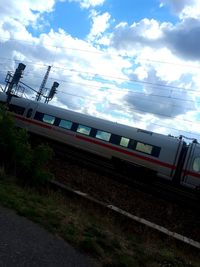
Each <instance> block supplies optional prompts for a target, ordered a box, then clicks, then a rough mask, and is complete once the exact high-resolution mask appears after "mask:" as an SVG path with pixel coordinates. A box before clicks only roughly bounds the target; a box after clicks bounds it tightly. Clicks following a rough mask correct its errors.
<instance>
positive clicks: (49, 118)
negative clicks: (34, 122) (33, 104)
mask: <svg viewBox="0 0 200 267" xmlns="http://www.w3.org/2000/svg"><path fill="white" fill-rule="evenodd" d="M42 121H43V122H46V123H49V124H54V121H55V117H53V116H51V115H47V114H44V117H43V118H42Z"/></svg>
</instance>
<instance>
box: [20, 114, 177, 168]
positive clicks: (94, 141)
mask: <svg viewBox="0 0 200 267" xmlns="http://www.w3.org/2000/svg"><path fill="white" fill-rule="evenodd" d="M15 117H16V118H17V119H19V120H22V121H25V122H28V123H31V124H35V125H38V126H40V127H43V128H46V129H50V130H51V129H52V126H51V125H47V124H44V123H42V122H39V121H35V120H32V119H27V118H24V117H22V116H20V115H17V114H15ZM76 138H78V139H80V140H83V141H86V142H88V143H93V144H95V145H99V146H101V147H105V148H108V149H111V150H114V151H117V152H120V153H123V154H126V155H128V156H132V157H136V158H139V159H141V160H145V161H148V162H152V163H154V164H157V165H160V166H163V167H165V168H169V169H172V170H175V169H176V165H171V164H169V163H165V162H162V161H159V160H156V159H152V158H150V157H146V156H143V155H139V154H137V153H134V152H132V151H128V150H124V149H123V148H120V147H117V146H113V145H111V144H105V143H103V142H101V141H98V140H96V139H91V138H87V137H85V136H81V135H78V134H77V135H76Z"/></svg>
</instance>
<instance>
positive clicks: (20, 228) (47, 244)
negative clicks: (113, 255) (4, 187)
mask: <svg viewBox="0 0 200 267" xmlns="http://www.w3.org/2000/svg"><path fill="white" fill-rule="evenodd" d="M36 266H37V267H40V266H41V267H47V266H48V267H54V266H59V267H62V266H67V267H92V266H93V265H92V263H91V262H90V261H89V259H88V258H87V257H85V256H84V255H82V254H80V253H79V252H77V251H75V250H74V249H73V248H72V247H71V246H69V245H68V244H67V243H66V242H65V241H64V240H62V239H59V238H57V237H55V236H54V235H52V234H50V233H48V232H47V231H46V230H44V229H43V228H42V227H40V226H39V225H37V224H35V223H33V222H31V221H29V220H27V219H26V218H24V217H21V216H18V215H17V214H16V213H15V212H14V211H11V210H9V209H6V208H3V207H1V206H0V267H36Z"/></svg>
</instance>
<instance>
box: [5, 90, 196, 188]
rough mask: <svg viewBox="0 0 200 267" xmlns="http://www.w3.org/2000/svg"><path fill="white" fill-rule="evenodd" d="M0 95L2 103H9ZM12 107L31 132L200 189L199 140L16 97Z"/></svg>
mask: <svg viewBox="0 0 200 267" xmlns="http://www.w3.org/2000/svg"><path fill="white" fill-rule="evenodd" d="M6 101H7V95H6V93H0V103H6ZM9 111H10V112H11V113H12V114H13V115H14V117H15V120H16V125H17V126H19V127H22V128H26V129H27V130H28V131H29V132H32V133H35V134H37V135H42V136H44V137H48V138H50V139H53V140H56V141H59V142H61V143H65V144H68V145H70V146H74V147H76V148H80V149H81V150H84V151H88V152H91V153H93V154H96V155H100V156H101V157H104V158H107V159H110V160H113V159H115V160H117V161H118V162H125V163H126V164H133V165H135V166H139V167H141V168H145V169H149V170H151V171H153V172H155V173H156V174H157V175H158V176H160V177H162V178H163V179H168V180H171V181H176V182H178V183H179V184H180V185H183V186H186V187H189V188H197V189H198V188H200V144H198V143H197V142H192V143H190V144H189V145H187V144H186V143H185V142H184V141H183V140H182V139H181V138H175V137H171V136H165V135H162V134H158V133H154V132H150V131H146V130H142V129H138V128H134V127H129V126H126V125H121V124H118V123H113V122H110V121H106V120H103V119H98V118H95V117H91V116H87V115H84V114H80V113H76V112H73V111H70V110H66V109H62V108H59V107H56V106H52V105H49V104H44V103H39V102H35V101H32V100H28V99H24V98H19V97H16V96H12V98H11V101H10V103H9Z"/></svg>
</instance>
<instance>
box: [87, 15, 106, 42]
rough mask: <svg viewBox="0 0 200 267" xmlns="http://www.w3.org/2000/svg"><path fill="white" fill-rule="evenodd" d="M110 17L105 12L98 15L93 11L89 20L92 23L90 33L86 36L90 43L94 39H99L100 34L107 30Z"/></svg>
mask: <svg viewBox="0 0 200 267" xmlns="http://www.w3.org/2000/svg"><path fill="white" fill-rule="evenodd" d="M110 17H111V16H110V14H109V13H108V12H105V13H103V14H101V15H99V14H98V13H97V12H96V11H93V12H92V13H91V18H92V21H93V23H92V28H91V30H90V33H89V35H88V39H89V40H90V41H92V40H94V39H96V38H100V37H101V36H102V34H103V33H104V32H105V31H106V30H107V29H108V28H109V26H110V24H109V20H110Z"/></svg>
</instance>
